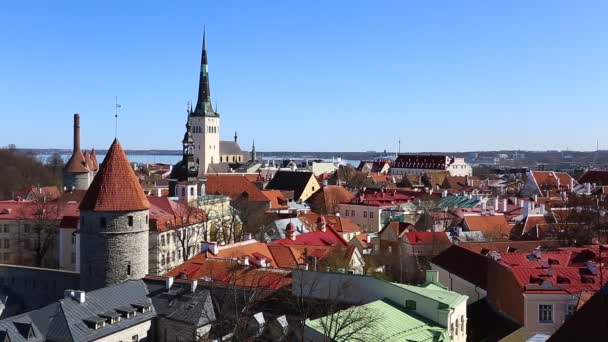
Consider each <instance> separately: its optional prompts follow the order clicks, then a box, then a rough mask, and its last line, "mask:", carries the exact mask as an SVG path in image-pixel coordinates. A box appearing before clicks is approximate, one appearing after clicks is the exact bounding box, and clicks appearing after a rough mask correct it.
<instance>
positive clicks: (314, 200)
mask: <svg viewBox="0 0 608 342" xmlns="http://www.w3.org/2000/svg"><path fill="white" fill-rule="evenodd" d="M354 197H355V195H353V193H352V192H350V191H348V190H346V189H345V188H344V187H342V186H339V185H326V186H324V187H322V188H320V189H319V190H317V191H316V192H315V193H314V194H312V195H311V196H310V197H309V198H308V199H307V200H306V202H308V203H309V204H310V205H311V207H312V209H313V210H315V211H318V210H321V211H322V212H329V213H331V212H334V211H335V210H336V209H337V206H338V203H340V202H348V201H350V200H352V199H353V198H354Z"/></svg>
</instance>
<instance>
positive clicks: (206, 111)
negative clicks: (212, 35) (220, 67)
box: [192, 27, 217, 116]
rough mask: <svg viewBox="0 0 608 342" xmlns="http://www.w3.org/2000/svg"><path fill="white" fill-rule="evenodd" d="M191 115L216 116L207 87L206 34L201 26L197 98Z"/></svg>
mask: <svg viewBox="0 0 608 342" xmlns="http://www.w3.org/2000/svg"><path fill="white" fill-rule="evenodd" d="M192 115H195V116H217V113H216V112H215V111H214V110H213V106H212V105H211V90H210V87H209V69H208V64H207V34H206V30H205V28H204V27H203V51H202V52H201V72H200V78H199V83H198V99H197V102H196V108H195V109H194V112H193V113H192Z"/></svg>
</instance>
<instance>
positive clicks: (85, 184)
mask: <svg viewBox="0 0 608 342" xmlns="http://www.w3.org/2000/svg"><path fill="white" fill-rule="evenodd" d="M91 175H92V174H91V170H90V169H89V163H88V162H87V160H86V158H85V155H84V154H83V153H82V151H81V150H80V114H78V113H76V114H74V147H73V150H72V156H71V157H70V160H68V162H67V163H66V164H65V167H64V168H63V186H64V187H65V188H66V190H86V189H88V188H89V184H91V179H92V176H91Z"/></svg>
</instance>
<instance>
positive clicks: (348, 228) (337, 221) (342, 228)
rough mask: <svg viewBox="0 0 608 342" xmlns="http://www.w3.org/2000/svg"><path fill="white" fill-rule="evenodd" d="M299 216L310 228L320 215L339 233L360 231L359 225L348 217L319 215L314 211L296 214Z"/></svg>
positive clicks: (312, 227) (313, 226)
mask: <svg viewBox="0 0 608 342" xmlns="http://www.w3.org/2000/svg"><path fill="white" fill-rule="evenodd" d="M298 217H299V218H301V219H302V220H303V221H304V222H305V223H306V225H307V226H308V227H310V229H311V230H315V229H316V222H317V220H318V219H319V218H320V217H324V218H325V222H326V223H327V224H328V225H330V226H331V227H332V228H333V229H334V230H335V231H337V232H339V233H353V232H360V231H361V227H359V226H358V225H356V224H355V223H354V222H353V221H351V220H350V219H349V218H345V217H342V216H335V215H320V214H316V213H308V214H302V215H300V216H298Z"/></svg>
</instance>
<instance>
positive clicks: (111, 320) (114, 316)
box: [99, 311, 121, 325]
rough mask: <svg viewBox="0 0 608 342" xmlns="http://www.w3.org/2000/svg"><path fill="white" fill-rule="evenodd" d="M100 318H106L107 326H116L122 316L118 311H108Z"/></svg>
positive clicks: (100, 315)
mask: <svg viewBox="0 0 608 342" xmlns="http://www.w3.org/2000/svg"><path fill="white" fill-rule="evenodd" d="M99 317H102V318H105V320H106V324H110V325H111V324H116V323H118V322H120V318H121V316H120V314H119V313H118V312H116V311H107V312H104V313H102V314H99Z"/></svg>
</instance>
